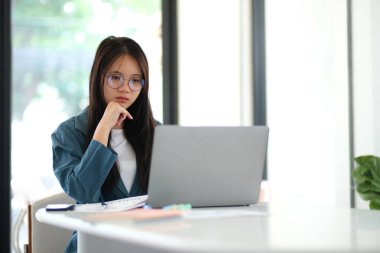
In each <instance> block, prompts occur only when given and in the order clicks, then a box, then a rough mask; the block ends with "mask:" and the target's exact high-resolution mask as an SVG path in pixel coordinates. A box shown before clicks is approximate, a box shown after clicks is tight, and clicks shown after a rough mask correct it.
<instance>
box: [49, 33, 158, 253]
mask: <svg viewBox="0 0 380 253" xmlns="http://www.w3.org/2000/svg"><path fill="white" fill-rule="evenodd" d="M89 89H90V90H89V94H90V101H89V105H88V107H87V108H86V109H85V110H84V111H82V112H81V113H80V114H79V115H77V116H75V117H72V118H70V119H68V120H66V121H65V122H63V123H61V124H60V125H59V127H58V128H57V130H55V132H54V133H53V134H52V143H53V168H54V173H55V175H56V177H57V178H58V181H59V183H60V184H61V186H62V188H63V190H64V191H65V192H66V194H68V195H69V196H71V197H72V198H74V199H75V200H76V201H77V202H78V203H95V202H103V201H110V200H115V199H120V198H126V197H133V196H139V195H144V194H147V188H148V178H149V167H150V160H151V152H152V143H153V134H154V128H155V126H156V125H157V122H156V121H155V120H154V118H153V115H152V110H151V106H150V102H149V98H148V91H149V67H148V61H147V58H146V56H145V54H144V52H143V50H142V49H141V47H140V46H139V45H138V44H137V43H136V42H135V41H133V40H132V39H130V38H126V37H114V36H111V37H108V38H106V39H104V40H103V41H102V42H101V43H100V45H99V46H98V49H97V51H96V55H95V59H94V62H93V65H92V69H91V73H90V85H89ZM76 239H77V238H76V233H74V234H73V238H72V239H71V242H70V244H69V245H68V247H67V248H66V252H76V250H77V240H76Z"/></svg>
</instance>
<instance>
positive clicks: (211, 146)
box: [147, 125, 269, 208]
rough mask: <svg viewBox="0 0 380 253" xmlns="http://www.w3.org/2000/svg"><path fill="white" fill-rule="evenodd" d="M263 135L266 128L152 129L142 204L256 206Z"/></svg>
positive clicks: (264, 142) (265, 141) (263, 154)
mask: <svg viewBox="0 0 380 253" xmlns="http://www.w3.org/2000/svg"><path fill="white" fill-rule="evenodd" d="M268 134H269V128H268V127H267V126H247V127H244V126H239V127H185V126H177V125H160V126H157V127H156V129H155V135H154V142H153V150H152V160H151V168H150V178H149V185H148V200H147V204H148V205H150V206H152V207H154V208H160V207H164V206H167V205H171V204H188V203H189V204H191V205H192V207H217V206H241V205H251V204H256V203H257V202H258V200H259V194H260V185H261V180H262V175H263V169H264V164H265V159H266V151H267V145H268Z"/></svg>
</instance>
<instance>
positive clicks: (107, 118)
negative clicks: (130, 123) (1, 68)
mask: <svg viewBox="0 0 380 253" xmlns="http://www.w3.org/2000/svg"><path fill="white" fill-rule="evenodd" d="M126 118H128V119H131V120H132V119H133V117H132V115H131V114H130V113H129V112H128V111H127V110H126V109H124V108H123V107H122V106H120V105H119V104H118V103H116V102H113V101H111V102H109V103H108V105H107V107H106V110H105V111H104V114H103V117H102V119H101V120H100V122H99V124H98V126H97V127H96V129H95V133H94V137H93V139H94V140H97V141H99V142H100V143H102V144H103V145H105V146H107V144H108V137H109V133H110V131H111V129H112V128H121V126H122V123H123V121H124V120H125V119H126Z"/></svg>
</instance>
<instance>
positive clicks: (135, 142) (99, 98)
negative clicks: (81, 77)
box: [87, 36, 156, 194]
mask: <svg viewBox="0 0 380 253" xmlns="http://www.w3.org/2000/svg"><path fill="white" fill-rule="evenodd" d="M126 54H127V55H129V56H131V57H133V58H134V59H135V60H136V61H137V63H138V65H139V67H140V69H141V72H142V78H143V79H144V80H145V84H144V87H143V89H142V90H141V91H140V94H139V96H138V97H137V99H136V101H135V102H134V103H133V104H132V105H131V106H130V107H129V108H128V112H129V113H131V114H132V116H133V120H125V121H124V122H123V132H124V135H125V137H126V138H127V140H128V142H129V143H130V144H131V146H132V148H133V150H134V151H135V154H136V163H137V171H136V176H138V177H139V181H140V186H141V189H142V191H143V193H146V192H147V188H148V180H149V168H150V160H151V154H152V144H153V135H154V127H155V125H156V121H155V120H154V118H153V114H152V109H151V106H150V101H149V97H148V91H149V66H148V60H147V58H146V56H145V53H144V51H143V50H142V48H141V47H140V46H139V44H137V43H136V42H135V41H134V40H132V39H130V38H127V37H115V36H110V37H107V38H105V39H104V40H103V41H102V42H101V43H100V44H99V46H98V49H97V51H96V54H95V59H94V63H93V65H92V68H91V73H90V85H89V88H90V92H89V93H90V102H89V107H88V128H87V146H88V145H89V143H90V142H91V140H92V137H93V135H94V132H95V129H96V127H97V125H98V123H99V121H100V119H101V118H102V116H103V113H104V111H105V109H106V107H107V104H106V102H105V99H104V93H103V84H104V80H105V76H106V74H107V72H108V70H109V68H110V67H111V65H112V63H113V62H114V61H115V60H116V59H117V58H118V57H119V56H121V55H126ZM119 177H120V175H119V170H118V165H117V163H115V164H114V165H113V167H112V169H111V171H110V173H109V174H108V176H107V178H106V180H105V182H104V183H103V186H102V193H103V194H107V193H109V192H110V190H111V189H112V187H113V186H114V185H115V184H116V182H117V180H118V179H119Z"/></svg>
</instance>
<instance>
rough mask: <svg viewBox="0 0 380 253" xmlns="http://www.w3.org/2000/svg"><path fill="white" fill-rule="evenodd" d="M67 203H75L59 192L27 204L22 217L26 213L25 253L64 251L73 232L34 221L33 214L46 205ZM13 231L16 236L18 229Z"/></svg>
mask: <svg viewBox="0 0 380 253" xmlns="http://www.w3.org/2000/svg"><path fill="white" fill-rule="evenodd" d="M69 203H70V204H73V203H75V200H74V199H72V198H70V197H69V196H68V195H66V194H65V193H64V192H60V193H55V194H52V195H49V196H47V197H44V198H42V199H39V200H36V201H33V202H32V203H29V204H28V209H27V211H26V212H24V215H25V214H26V213H27V222H28V244H25V245H24V252H25V253H51V252H64V251H65V248H66V246H67V244H68V242H69V240H70V238H71V235H72V232H73V231H70V230H67V229H62V228H58V227H55V226H51V225H47V224H44V223H41V222H39V221H38V220H37V219H36V216H35V214H36V212H37V210H38V209H40V208H44V207H45V206H46V205H48V204H69ZM19 219H20V218H19ZM18 225H19V224H18ZM15 230H16V231H15V233H16V235H17V234H18V231H17V230H19V228H18V229H17V228H16V229H15ZM16 238H17V237H16Z"/></svg>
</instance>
